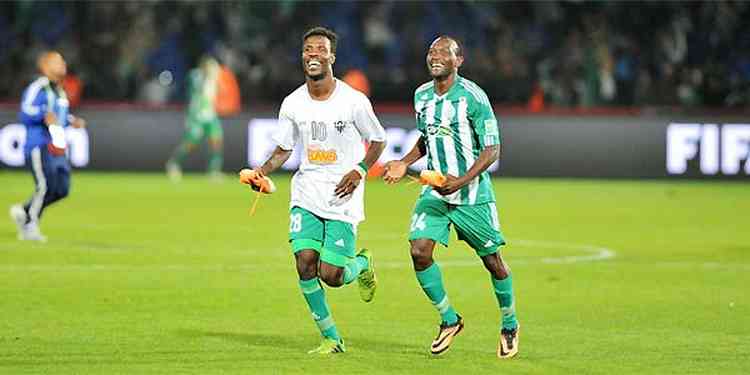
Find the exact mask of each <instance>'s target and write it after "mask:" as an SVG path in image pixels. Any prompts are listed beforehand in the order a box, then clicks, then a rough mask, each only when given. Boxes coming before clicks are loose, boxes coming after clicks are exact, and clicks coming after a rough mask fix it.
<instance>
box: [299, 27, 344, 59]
mask: <svg viewBox="0 0 750 375" xmlns="http://www.w3.org/2000/svg"><path fill="white" fill-rule="evenodd" d="M311 36H322V37H326V38H328V40H329V41H331V53H332V54H334V55H335V54H336V41H338V39H339V36H338V34H336V33H335V32H334V31H333V30H331V29H328V28H325V27H323V26H316V27H313V28H312V29H310V30H307V32H306V33H305V35H303V36H302V44H304V43H305V41H306V40H307V38H309V37H311Z"/></svg>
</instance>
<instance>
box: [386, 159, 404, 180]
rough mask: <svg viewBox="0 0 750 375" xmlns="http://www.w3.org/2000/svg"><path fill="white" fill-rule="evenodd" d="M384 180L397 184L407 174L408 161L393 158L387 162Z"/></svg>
mask: <svg viewBox="0 0 750 375" xmlns="http://www.w3.org/2000/svg"><path fill="white" fill-rule="evenodd" d="M384 169H385V173H383V180H384V181H385V183H386V184H395V183H397V182H399V181H400V180H401V178H403V177H404V176H405V175H406V163H404V162H402V161H400V160H391V161H389V162H387V163H385V167H384Z"/></svg>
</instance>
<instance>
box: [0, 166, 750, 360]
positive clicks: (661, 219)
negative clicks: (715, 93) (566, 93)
mask: <svg viewBox="0 0 750 375" xmlns="http://www.w3.org/2000/svg"><path fill="white" fill-rule="evenodd" d="M288 180H289V177H288V176H287V175H278V176H276V177H275V181H276V183H277V184H278V186H279V192H278V193H277V194H275V195H273V196H270V197H268V196H266V197H263V198H262V199H261V201H260V205H259V207H258V212H257V214H256V216H255V217H249V215H248V210H249V207H250V205H251V203H252V199H253V198H254V194H253V193H252V192H250V191H249V189H247V188H244V187H243V186H241V185H239V184H238V183H236V181H235V179H234V177H233V176H232V177H231V178H230V179H229V180H228V181H226V182H225V183H223V184H215V183H210V182H209V181H208V180H207V179H205V178H204V177H203V176H197V175H193V176H188V177H187V178H186V180H185V181H184V182H183V183H181V184H177V185H175V184H171V183H169V182H168V181H167V179H166V178H165V177H164V176H162V175H159V174H106V173H94V172H79V173H76V174H75V175H74V179H73V192H72V195H71V196H70V197H69V198H68V199H67V200H65V201H64V202H62V203H60V204H59V205H56V206H53V207H51V208H50V209H49V210H48V211H47V212H46V216H45V218H44V221H43V225H42V229H43V232H44V233H45V234H46V235H47V236H48V237H49V239H50V241H49V242H48V243H47V244H31V243H23V242H18V241H16V239H15V227H14V226H13V224H12V222H11V221H10V219H9V218H8V217H7V216H6V218H5V219H2V220H0V223H3V224H2V225H0V290H2V292H1V293H0V373H2V374H26V373H38V374H96V373H99V374H118V373H119V374H144V373H163V374H176V373H195V374H214V373H216V374H221V373H243V374H253V373H297V374H301V373H306V374H333V373H345V374H346V373H350V374H357V373H360V374H371V373H423V374H427V373H433V372H436V373H452V374H475V373H502V374H523V373H528V374H587V373H607V374H624V373H654V374H664V373H677V374H683V373H700V374H719V373H745V374H747V373H750V363H749V362H750V298H749V297H750V196H749V193H750V187H749V186H748V184H747V183H737V182H735V183H732V182H687V181H683V182H674V181H605V180H565V179H509V178H504V179H498V180H497V181H496V183H495V189H496V191H497V195H498V198H499V202H498V207H499V211H500V218H501V223H502V226H503V229H504V233H505V235H506V237H507V239H508V241H509V243H510V244H509V246H507V247H506V248H504V250H503V251H504V254H505V258H506V260H507V261H508V262H509V264H510V265H511V267H512V269H513V272H514V280H515V291H516V297H517V308H518V314H519V319H520V321H521V324H522V334H521V353H520V354H519V357H517V358H516V359H514V360H511V361H500V360H498V359H496V357H495V348H496V340H497V333H498V332H497V331H498V319H499V311H498V308H497V305H496V302H495V299H494V295H493V294H492V292H491V287H490V283H489V279H488V275H487V273H486V272H485V271H484V269H483V268H482V266H481V262H479V260H478V259H477V258H476V257H475V256H474V255H473V254H472V252H471V251H470V250H469V249H468V247H466V245H464V244H463V243H459V242H457V241H456V240H455V235H452V238H451V246H450V247H449V248H448V249H445V248H440V249H438V250H437V251H436V254H437V257H436V258H437V260H438V262H440V264H441V265H442V267H443V272H444V278H445V281H446V285H447V289H448V293H449V296H450V298H451V301H452V302H453V304H454V306H455V307H456V309H457V310H458V311H459V312H460V313H461V314H462V315H463V316H464V318H465V320H466V329H465V331H464V332H463V333H462V334H461V335H460V336H459V337H458V338H457V339H456V341H455V342H454V345H453V347H452V348H451V351H450V352H449V353H448V354H447V355H445V356H444V357H441V358H431V357H430V356H429V354H428V347H429V343H430V341H431V339H432V338H433V336H434V335H435V333H436V329H437V323H438V316H437V313H436V312H435V311H434V310H433V308H432V306H431V305H430V304H429V302H428V300H427V299H426V297H425V296H424V295H423V294H422V291H421V290H420V289H419V287H418V285H417V282H416V280H415V277H414V274H413V271H412V269H411V264H410V259H409V255H408V253H409V252H408V246H407V242H406V230H407V228H408V224H409V219H410V216H411V209H412V207H413V203H414V199H415V197H416V195H417V191H418V188H417V187H416V186H414V185H407V184H405V183H402V184H400V185H398V186H396V187H388V186H385V185H383V184H382V183H381V182H379V181H373V182H370V183H368V186H367V198H366V199H367V212H366V213H367V217H368V219H367V221H366V222H364V223H363V224H362V225H361V226H360V227H359V241H358V245H359V246H360V247H368V248H371V249H372V250H373V251H374V256H375V262H376V266H377V271H378V278H379V281H380V285H379V289H378V293H377V295H376V298H375V301H374V302H373V303H372V304H364V303H362V302H361V301H360V300H359V297H358V293H357V288H356V286H355V285H350V286H349V287H345V288H341V289H335V290H331V289H328V290H327V296H328V299H329V303H330V305H331V307H332V310H333V316H334V318H335V320H336V322H337V324H338V327H339V330H340V331H341V332H342V334H343V335H344V337H345V339H346V340H347V349H348V352H347V353H346V354H343V355H337V356H335V357H333V358H316V357H311V356H308V355H307V354H306V351H307V350H309V349H311V348H313V347H314V346H316V345H317V344H318V343H319V335H318V333H317V329H316V327H315V325H314V324H313V322H312V319H311V317H310V314H309V312H308V311H307V307H306V305H305V304H304V300H303V298H302V296H301V293H300V291H299V289H298V286H297V281H296V273H295V271H294V267H293V261H292V256H291V255H290V251H289V247H288V245H287V243H286V235H287V229H288V216H287V204H288V195H289V184H288ZM32 187H33V182H32V179H31V176H30V175H29V174H28V173H25V172H10V171H7V170H6V171H0V191H2V194H0V206H2V209H3V210H7V207H8V206H9V205H10V204H12V203H14V202H17V201H21V200H24V199H26V198H27V197H28V194H29V193H30V191H31V189H32Z"/></svg>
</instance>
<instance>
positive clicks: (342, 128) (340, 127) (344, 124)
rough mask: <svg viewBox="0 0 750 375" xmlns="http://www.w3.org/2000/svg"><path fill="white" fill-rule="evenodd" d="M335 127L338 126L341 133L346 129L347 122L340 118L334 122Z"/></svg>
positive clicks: (337, 129) (337, 128)
mask: <svg viewBox="0 0 750 375" xmlns="http://www.w3.org/2000/svg"><path fill="white" fill-rule="evenodd" d="M333 127H334V128H336V131H338V132H339V134H341V133H343V132H344V129H346V123H345V122H343V121H341V120H339V121H336V122H334V123H333Z"/></svg>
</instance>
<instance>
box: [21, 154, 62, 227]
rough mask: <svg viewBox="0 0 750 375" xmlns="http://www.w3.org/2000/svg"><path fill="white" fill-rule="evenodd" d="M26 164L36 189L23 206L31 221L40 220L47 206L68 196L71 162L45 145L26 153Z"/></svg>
mask: <svg viewBox="0 0 750 375" xmlns="http://www.w3.org/2000/svg"><path fill="white" fill-rule="evenodd" d="M26 165H27V166H28V167H29V170H30V171H31V174H32V175H33V176H34V182H35V183H36V190H35V191H34V194H33V195H32V196H31V198H30V199H29V201H28V202H26V204H24V206H23V208H24V210H26V213H27V214H28V215H27V216H28V221H29V222H38V221H39V218H41V217H42V212H44V209H45V208H47V206H49V205H51V204H52V203H55V202H57V201H59V200H60V199H63V198H65V197H66V196H68V192H69V191H70V164H69V163H68V159H67V157H66V156H65V155H62V156H55V155H52V154H51V153H50V152H49V151H48V150H47V147H45V146H38V147H34V148H33V149H31V151H30V152H28V153H26Z"/></svg>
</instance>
